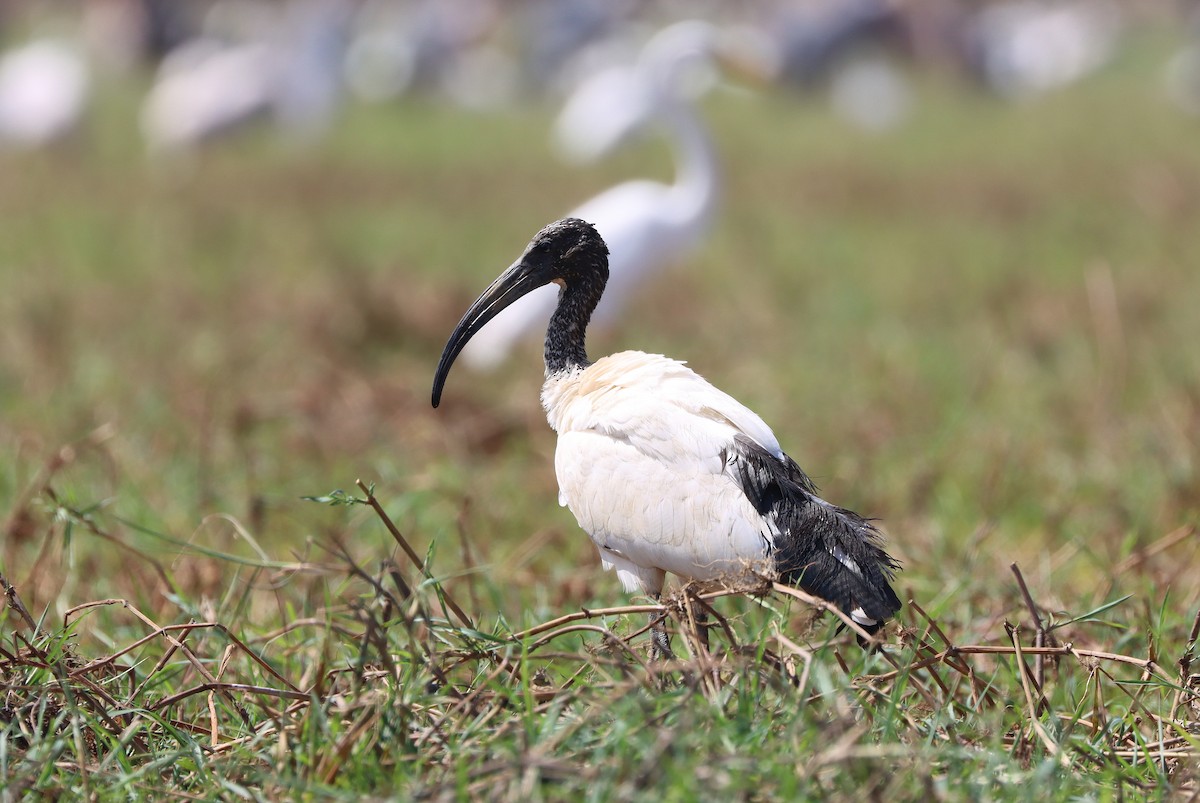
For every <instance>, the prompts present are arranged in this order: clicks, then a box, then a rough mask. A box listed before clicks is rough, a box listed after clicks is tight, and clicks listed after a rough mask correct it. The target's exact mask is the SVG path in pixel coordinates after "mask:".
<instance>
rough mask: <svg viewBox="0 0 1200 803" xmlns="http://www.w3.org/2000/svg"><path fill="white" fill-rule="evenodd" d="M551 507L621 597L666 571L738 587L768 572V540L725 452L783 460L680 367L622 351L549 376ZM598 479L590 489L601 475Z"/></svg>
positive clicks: (743, 418)
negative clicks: (746, 441) (569, 517)
mask: <svg viewBox="0 0 1200 803" xmlns="http://www.w3.org/2000/svg"><path fill="white" fill-rule="evenodd" d="M542 405H543V407H545V409H546V414H547V418H548V419H549V421H550V426H551V427H553V428H554V429H555V430H556V431H557V432H558V448H557V451H556V452H555V458H554V466H555V471H556V473H557V474H558V483H559V501H560V503H561V504H563V505H565V506H566V507H568V508H569V509H570V510H571V512H572V513H574V514H575V518H576V519H577V520H578V521H579V525H580V526H581V527H582V528H583V529H584V531H586V532H587V533H588V535H589V536H591V538H592V541H593V542H595V544H596V548H597V549H598V550H599V551H600V557H601V560H602V561H603V563H604V567H605V568H606V569H614V568H615V569H616V571H617V576H618V577H619V578H620V580H621V583H622V585H623V586H624V587H625V589H626V591H643V592H646V593H650V594H658V593H659V592H660V591H661V590H662V585H663V580H664V573H665V572H671V573H672V574H677V575H679V576H681V577H684V578H687V579H690V580H697V581H701V582H705V581H722V580H723V581H730V582H732V581H736V580H738V579H742V578H746V577H748V576H750V575H751V574H752V573H768V572H769V571H770V563H769V560H768V550H769V548H770V545H771V543H772V541H773V537H774V536H773V534H772V533H771V531H770V528H769V527H768V526H767V523H766V522H765V521H764V520H763V518H762V517H761V516H760V515H759V514H758V513H757V512H756V511H755V510H754V507H753V506H752V505H751V503H750V501H749V499H747V497H746V494H745V492H744V491H743V489H742V488H741V487H740V486H739V484H738V482H737V479H736V477H735V476H734V475H733V474H731V473H730V471H729V469H728V468H727V464H726V459H725V450H726V449H727V448H728V447H730V446H732V444H733V439H734V436H735V435H737V434H741V435H744V436H745V437H747V438H750V439H751V440H753V441H754V442H755V443H757V444H759V445H760V446H762V447H763V448H765V449H767V450H768V451H770V452H771V453H772V454H774V455H777V456H780V457H782V455H783V452H782V450H781V449H780V448H779V443H778V441H777V440H776V439H775V435H774V434H773V433H772V432H771V430H770V428H769V427H768V426H767V425H766V424H765V423H764V422H763V420H762V419H761V418H759V417H758V416H757V415H756V414H755V413H753V412H752V411H751V410H749V409H747V408H746V407H745V406H743V405H742V404H741V403H739V402H738V401H737V400H736V399H734V398H733V397H731V396H729V395H728V394H726V393H723V392H722V391H720V390H718V389H717V388H715V387H713V386H712V385H711V384H709V383H708V382H707V381H706V380H705V379H704V378H702V377H701V376H699V375H698V374H696V373H695V372H694V371H692V370H691V369H690V368H688V367H687V366H686V365H684V364H683V363H682V362H679V361H677V360H672V359H669V358H667V357H662V356H659V355H655V354H645V353H643V352H639V351H625V352H621V353H619V354H614V355H611V356H609V357H605V358H603V359H601V360H599V361H597V362H596V363H594V364H592V365H590V366H588V367H587V368H585V369H582V370H576V371H570V372H566V373H563V374H559V375H556V376H552V377H550V378H548V379H547V381H546V384H545V386H544V387H543V390H542ZM599 477H603V478H605V481H604V482H597V481H596V480H597V478H599Z"/></svg>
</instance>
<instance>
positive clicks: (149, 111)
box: [141, 0, 352, 152]
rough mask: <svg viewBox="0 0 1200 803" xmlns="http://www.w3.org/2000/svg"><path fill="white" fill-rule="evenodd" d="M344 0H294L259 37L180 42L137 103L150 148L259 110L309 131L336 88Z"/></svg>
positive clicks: (179, 144)
mask: <svg viewBox="0 0 1200 803" xmlns="http://www.w3.org/2000/svg"><path fill="white" fill-rule="evenodd" d="M351 11H352V7H351V6H350V5H349V3H348V2H346V0H297V2H293V3H290V4H288V5H287V6H286V7H285V8H284V9H283V11H282V16H281V17H280V18H279V19H277V20H275V24H273V25H271V26H270V28H271V30H272V35H271V36H270V37H267V38H257V37H254V36H251V37H250V38H249V39H248V40H247V41H244V42H241V43H236V44H231V43H228V42H226V41H223V40H221V39H219V38H215V37H201V38H198V39H193V40H191V41H189V42H186V43H184V44H183V45H181V46H180V47H179V48H177V49H176V50H174V51H172V52H171V54H169V55H168V56H167V58H166V59H164V60H163V63H162V66H161V67H160V69H159V74H158V80H157V81H156V82H155V85H154V87H153V88H152V89H151V90H150V93H149V94H148V95H147V97H146V100H145V102H144V103H143V106H142V118H141V123H142V133H143V136H144V137H145V139H146V142H147V145H148V147H149V148H150V150H151V151H154V152H163V151H167V152H170V151H179V150H185V149H187V148H188V147H191V146H194V145H197V144H198V143H200V142H202V141H204V140H207V139H209V138H211V137H214V136H217V135H219V134H221V133H223V132H225V131H228V130H229V129H232V128H235V127H238V126H239V125H241V124H243V123H246V122H248V121H251V120H254V119H257V118H259V117H263V116H271V117H272V118H273V119H274V120H275V121H276V123H277V124H278V125H279V127H280V129H281V131H283V132H285V133H288V134H290V135H292V136H293V137H295V138H300V139H311V138H313V137H314V136H316V135H317V134H319V133H321V132H322V131H323V130H324V129H325V127H326V126H327V125H328V123H329V121H330V119H331V117H332V115H333V113H334V111H335V109H336V107H337V103H338V98H339V94H340V91H341V68H342V60H343V54H344V49H345V34H346V27H347V25H348V23H349V20H350V13H351Z"/></svg>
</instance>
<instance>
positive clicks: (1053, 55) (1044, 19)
mask: <svg viewBox="0 0 1200 803" xmlns="http://www.w3.org/2000/svg"><path fill="white" fill-rule="evenodd" d="M1120 27H1121V19H1120V12H1119V9H1118V8H1117V6H1116V4H1115V3H1113V2H1109V0H1071V1H1070V2H1061V3H1039V2H1032V0H1020V1H1019V2H1009V3H999V4H995V5H990V6H988V7H986V8H985V9H984V10H983V11H981V12H980V13H979V14H978V15H977V16H976V17H975V19H974V20H973V21H972V24H971V26H970V29H969V31H968V42H967V47H968V50H969V53H968V58H969V59H970V60H971V62H972V64H973V66H974V68H975V70H976V71H977V72H978V73H979V74H980V76H981V77H982V79H983V80H984V82H985V83H987V85H988V86H989V87H990V88H991V89H992V90H994V91H995V92H997V93H998V94H1000V95H1002V96H1004V97H1008V98H1020V97H1028V96H1032V95H1035V94H1038V93H1041V92H1046V91H1049V90H1052V89H1057V88H1059V87H1062V86H1066V85H1067V84H1070V83H1072V82H1074V81H1077V80H1079V79H1080V78H1082V77H1084V76H1085V75H1087V74H1088V73H1091V72H1093V71H1094V70H1096V69H1098V68H1099V67H1100V66H1101V65H1103V64H1104V63H1105V62H1107V61H1108V59H1109V57H1111V55H1112V53H1113V50H1114V49H1115V46H1116V42H1117V37H1118V34H1119V33H1120Z"/></svg>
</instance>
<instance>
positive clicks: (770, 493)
mask: <svg viewBox="0 0 1200 803" xmlns="http://www.w3.org/2000/svg"><path fill="white" fill-rule="evenodd" d="M607 281H608V248H607V246H606V245H605V243H604V240H603V239H601V237H600V234H599V233H598V232H597V231H596V229H595V228H594V227H593V226H592V225H591V224H590V223H586V222H584V221H582V220H579V219H578V218H566V219H564V220H560V221H557V222H555V223H551V224H550V225H549V226H547V227H546V228H544V229H542V230H541V231H540V232H538V234H537V236H535V237H534V238H533V240H532V241H531V242H530V243H529V245H528V247H527V248H526V249H525V252H524V253H523V254H522V255H521V257H520V259H518V260H517V261H516V262H515V263H513V265H512V266H511V267H509V268H508V270H506V271H505V272H504V273H503V274H501V275H500V277H499V278H498V279H496V281H494V282H493V283H492V284H491V286H490V287H488V288H487V290H485V291H484V293H483V295H481V296H480V297H479V298H478V299H477V300H476V301H475V303H474V304H472V305H471V307H470V309H468V310H467V313H466V314H465V315H464V316H463V318H462V320H461V321H459V323H458V326H457V327H456V328H455V329H454V332H453V333H452V334H451V335H450V340H449V342H447V343H446V348H445V350H444V351H443V352H442V358H441V361H440V362H439V363H438V367H437V373H436V374H435V375H434V379H433V406H434V407H437V406H438V402H439V401H440V400H441V396H442V388H443V387H444V385H445V382H446V377H447V375H448V374H449V372H450V367H451V365H453V363H454V360H455V358H456V357H457V356H458V354H459V352H460V351H462V349H463V347H464V346H465V345H466V343H467V341H468V340H470V339H471V337H472V336H473V335H475V333H476V332H478V331H479V330H480V329H481V328H482V327H483V326H484V324H486V323H487V322H488V321H489V320H491V319H492V317H493V316H495V315H496V314H497V313H499V312H500V311H501V310H503V309H504V308H505V307H507V306H508V305H509V304H512V303H513V302H514V301H515V300H517V299H518V298H521V297H522V296H523V295H525V294H526V293H529V292H530V291H532V290H535V289H537V288H539V287H542V286H543V285H547V284H551V283H553V284H556V285H558V287H559V294H558V306H557V307H556V308H555V310H554V313H553V315H552V316H551V318H550V324H549V328H548V329H547V331H546V347H545V358H546V382H545V385H543V387H542V406H543V407H544V408H545V410H546V416H547V418H548V419H549V421H550V426H551V427H552V428H554V430H555V431H557V432H558V446H557V449H556V452H555V457H554V466H555V471H556V473H557V474H558V483H559V501H560V503H561V504H563V505H565V506H567V507H568V508H570V510H571V512H572V513H574V514H575V518H576V519H577V520H578V521H579V525H580V526H581V527H582V528H583V529H584V530H585V531H586V532H587V533H588V535H589V536H591V538H592V541H593V542H594V543H595V545H596V548H597V549H598V550H599V552H600V559H601V562H602V563H603V565H604V567H605V568H606V569H616V572H617V577H618V578H619V579H620V580H621V584H622V585H623V586H624V587H625V590H626V591H627V592H633V591H641V592H644V593H647V594H650V595H652V596H655V597H657V596H658V595H659V594H660V592H661V591H662V587H663V582H664V580H665V576H666V573H667V572H671V573H673V574H676V575H678V576H680V577H682V578H685V579H688V580H694V581H698V582H702V583H704V582H721V581H725V582H731V583H732V582H737V581H739V580H747V579H751V578H753V577H754V576H756V575H757V576H766V577H775V578H778V579H779V580H781V581H782V582H785V583H792V584H795V585H798V586H799V587H800V588H802V589H804V590H805V591H808V592H809V593H811V594H815V595H817V596H820V597H822V598H824V599H826V600H829V601H830V602H832V603H834V604H835V605H837V606H838V607H839V608H840V609H841V610H842V611H844V612H845V613H846V614H848V615H849V616H850V618H851V619H853V621H855V622H857V623H858V624H859V625H861V626H862V627H863V628H865V629H866V630H867V631H869V632H872V633H873V632H875V631H876V630H878V629H879V628H880V627H882V626H883V623H884V621H885V620H886V619H888V618H889V617H891V616H892V614H894V613H895V612H896V611H897V610H899V608H900V600H899V599H898V598H897V597H896V594H895V592H894V591H893V590H892V588H891V586H890V585H889V581H890V580H891V578H892V575H893V573H894V572H895V570H896V569H897V563H896V562H895V561H894V560H893V559H892V558H891V557H890V556H889V555H888V554H887V553H886V552H885V551H884V550H883V547H882V543H881V542H882V537H881V535H880V533H879V532H878V531H877V530H876V529H875V528H874V527H873V526H872V525H871V523H870V522H868V521H867V520H866V519H864V518H862V517H861V516H859V515H858V514H856V513H853V512H851V511H849V510H846V509H843V508H839V507H836V506H834V505H831V504H829V503H828V502H826V501H825V500H823V499H821V498H820V497H818V496H817V495H816V488H815V486H814V485H813V483H812V481H811V480H810V479H809V478H808V476H807V475H806V474H805V473H804V472H803V471H802V470H801V469H800V467H799V466H798V465H796V463H795V461H794V460H792V459H791V458H790V457H788V456H787V455H786V454H784V452H783V450H782V449H781V448H780V446H779V442H778V441H777V440H776V439H775V435H774V434H773V433H772V432H771V429H770V428H769V427H768V426H767V425H766V424H765V423H764V422H763V420H762V419H761V418H759V417H758V416H757V415H755V414H754V413H753V412H752V411H750V410H749V409H747V408H746V407H744V406H742V405H741V404H740V403H738V402H737V401H736V400H735V399H734V398H733V397H731V396H728V395H726V394H725V393H722V392H721V391H719V390H717V389H716V388H715V387H713V386H712V385H711V384H709V383H708V382H707V381H705V380H704V379H703V378H701V377H700V376H699V375H698V374H696V373H694V372H693V371H692V370H691V369H690V368H688V367H687V366H686V365H685V364H684V363H682V362H679V361H677V360H672V359H669V358H667V357H663V356H661V355H657V354H645V353H643V352H640V351H625V352H621V353H619V354H613V355H611V356H608V357H604V358H602V359H600V360H598V361H596V362H591V361H590V360H588V357H587V353H586V351H585V350H584V337H585V334H586V330H587V325H588V321H589V320H590V318H591V315H592V312H593V311H594V310H595V309H596V304H597V303H598V302H599V301H600V296H601V295H602V294H603V292H604V287H605V284H606V282H607ZM660 633H661V639H662V640H661V642H660V641H658V640H657V638H658V637H659V634H657V633H656V642H655V644H656V647H658V646H659V645H660V644H661V645H663V646H662V647H660V651H662V652H666V648H665V643H666V642H665V632H662V631H660Z"/></svg>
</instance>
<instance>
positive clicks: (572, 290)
mask: <svg viewBox="0 0 1200 803" xmlns="http://www.w3.org/2000/svg"><path fill="white" fill-rule="evenodd" d="M603 292H604V281H603V280H600V281H598V282H596V281H592V282H583V283H582V284H580V283H571V284H567V285H564V286H563V288H562V289H561V290H559V291H558V306H557V307H555V308H554V314H553V315H551V316H550V326H549V327H548V328H547V329H546V376H551V375H553V374H557V373H561V372H563V371H566V370H569V369H572V368H585V367H587V366H588V365H590V364H591V363H590V362H589V361H588V357H587V350H586V349H585V348H584V338H585V337H586V336H587V325H588V321H590V320H591V319H592V312H594V311H595V309H596V305H597V304H598V303H600V294H601V293H603Z"/></svg>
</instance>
